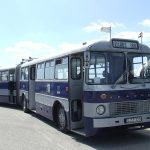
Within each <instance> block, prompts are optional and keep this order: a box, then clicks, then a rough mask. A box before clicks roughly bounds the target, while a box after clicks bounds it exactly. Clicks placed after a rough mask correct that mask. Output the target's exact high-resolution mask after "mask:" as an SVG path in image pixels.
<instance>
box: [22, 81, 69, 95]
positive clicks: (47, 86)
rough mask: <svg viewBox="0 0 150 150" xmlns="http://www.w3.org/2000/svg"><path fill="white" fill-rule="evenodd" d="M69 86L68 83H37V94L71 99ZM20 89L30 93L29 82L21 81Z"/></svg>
mask: <svg viewBox="0 0 150 150" xmlns="http://www.w3.org/2000/svg"><path fill="white" fill-rule="evenodd" d="M68 86H69V84H68V82H36V83H35V92H36V93H41V94H45V95H51V96H57V97H62V98H69V92H68ZM20 89H21V90H24V91H28V90H29V85H28V82H27V81H21V82H20Z"/></svg>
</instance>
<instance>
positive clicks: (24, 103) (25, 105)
mask: <svg viewBox="0 0 150 150" xmlns="http://www.w3.org/2000/svg"><path fill="white" fill-rule="evenodd" d="M22 100H23V102H22V109H23V111H24V112H25V113H27V112H28V108H27V100H26V98H25V96H23V98H22Z"/></svg>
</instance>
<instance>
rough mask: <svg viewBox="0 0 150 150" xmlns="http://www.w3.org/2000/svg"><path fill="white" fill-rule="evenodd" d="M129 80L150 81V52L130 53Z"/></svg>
mask: <svg viewBox="0 0 150 150" xmlns="http://www.w3.org/2000/svg"><path fill="white" fill-rule="evenodd" d="M128 64H129V65H128V66H129V82H130V83H146V82H150V54H133V53H129V54H128Z"/></svg>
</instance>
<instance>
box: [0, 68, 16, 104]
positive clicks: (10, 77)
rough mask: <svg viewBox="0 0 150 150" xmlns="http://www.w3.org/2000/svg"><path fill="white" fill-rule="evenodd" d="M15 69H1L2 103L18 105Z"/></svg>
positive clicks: (0, 97) (0, 98)
mask: <svg viewBox="0 0 150 150" xmlns="http://www.w3.org/2000/svg"><path fill="white" fill-rule="evenodd" d="M15 68H16V67H15V66H14V67H5V68H4V67H3V68H0V103H5V104H16V88H15V82H16V80H15V74H16V73H15V70H16V69H15Z"/></svg>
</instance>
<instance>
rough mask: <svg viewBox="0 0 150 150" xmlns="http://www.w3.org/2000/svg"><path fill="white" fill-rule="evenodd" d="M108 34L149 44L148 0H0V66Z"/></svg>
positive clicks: (37, 56)
mask: <svg viewBox="0 0 150 150" xmlns="http://www.w3.org/2000/svg"><path fill="white" fill-rule="evenodd" d="M102 26H105V27H109V26H111V29H112V38H125V39H134V40H139V42H140V39H139V38H138V35H139V34H140V32H143V39H142V40H143V44H146V45H148V46H150V1H149V0H142V1H140V0H139V1H138V0H59V1H58V0H0V41H1V42H0V66H1V67H5V66H13V65H16V64H18V63H20V62H21V60H22V59H27V58H29V57H33V58H41V57H47V56H51V55H52V54H57V53H60V52H64V51H65V52H66V51H69V50H71V49H75V48H78V47H80V46H81V45H82V43H83V42H87V43H88V42H89V43H90V42H94V41H97V40H109V34H108V33H105V32H101V27H102Z"/></svg>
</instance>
